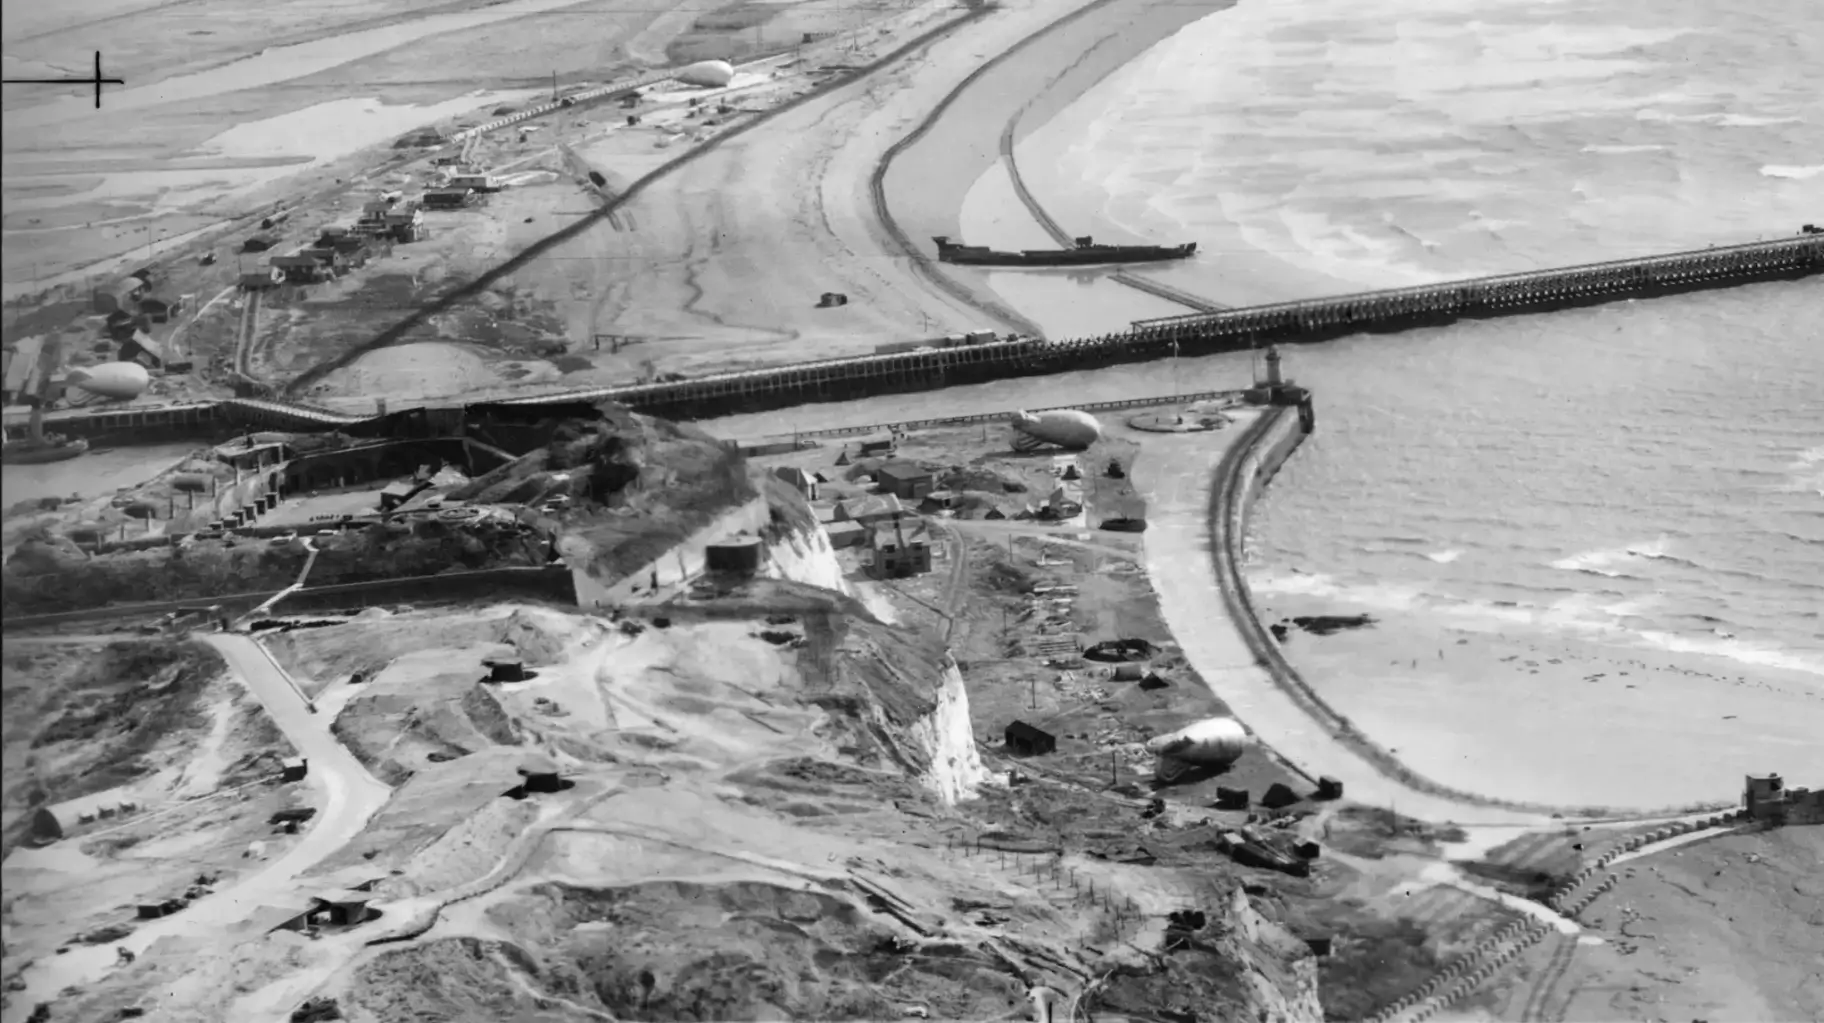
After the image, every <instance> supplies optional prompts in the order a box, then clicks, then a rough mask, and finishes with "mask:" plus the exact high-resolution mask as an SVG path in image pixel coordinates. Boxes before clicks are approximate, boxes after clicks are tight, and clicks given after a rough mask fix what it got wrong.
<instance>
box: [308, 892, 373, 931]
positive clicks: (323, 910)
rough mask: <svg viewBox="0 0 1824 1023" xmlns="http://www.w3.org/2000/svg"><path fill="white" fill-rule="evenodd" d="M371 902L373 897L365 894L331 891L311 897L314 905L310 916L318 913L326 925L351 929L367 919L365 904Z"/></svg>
mask: <svg viewBox="0 0 1824 1023" xmlns="http://www.w3.org/2000/svg"><path fill="white" fill-rule="evenodd" d="M372 901H373V896H372V895H370V894H369V893H367V892H356V891H350V890H348V889H346V888H339V889H332V890H330V891H326V892H319V893H317V894H316V895H315V896H313V897H312V902H313V903H314V905H312V906H311V915H312V916H316V915H317V914H319V913H320V914H322V915H323V918H324V919H325V920H326V921H327V922H328V923H330V924H331V925H333V926H336V927H353V926H354V925H355V924H358V923H360V922H362V921H363V920H366V919H367V917H368V910H367V904H368V903H369V902H372Z"/></svg>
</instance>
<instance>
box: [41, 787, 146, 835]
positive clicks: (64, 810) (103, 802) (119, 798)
mask: <svg viewBox="0 0 1824 1023" xmlns="http://www.w3.org/2000/svg"><path fill="white" fill-rule="evenodd" d="M138 808H139V795H138V793H137V792H136V791H135V790H133V789H131V788H124V787H123V788H117V789H107V790H106V791H103V792H95V793H91V794H89V795H86V796H83V797H81V798H78V799H70V800H66V801H64V802H61V803H50V804H46V805H44V806H40V807H39V808H38V809H36V810H34V811H32V835H33V837H35V838H37V839H39V840H40V841H44V842H55V841H57V840H58V839H60V838H67V837H69V836H70V835H72V834H74V833H76V832H77V831H78V830H80V829H82V828H84V827H87V826H88V825H91V824H94V823H95V822H97V821H102V820H109V819H112V818H115V817H119V816H125V815H127V814H131V813H132V812H133V811H134V810H137V809H138Z"/></svg>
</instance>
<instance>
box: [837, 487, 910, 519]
mask: <svg viewBox="0 0 1824 1023" xmlns="http://www.w3.org/2000/svg"><path fill="white" fill-rule="evenodd" d="M904 514H906V509H905V506H904V505H902V504H900V503H899V498H898V497H895V496H894V495H892V494H867V495H864V496H862V497H857V498H852V499H850V500H847V501H838V502H836V518H835V521H837V522H859V523H862V524H863V525H874V524H876V523H880V522H887V521H891V520H893V519H897V518H899V517H900V516H902V515H904Z"/></svg>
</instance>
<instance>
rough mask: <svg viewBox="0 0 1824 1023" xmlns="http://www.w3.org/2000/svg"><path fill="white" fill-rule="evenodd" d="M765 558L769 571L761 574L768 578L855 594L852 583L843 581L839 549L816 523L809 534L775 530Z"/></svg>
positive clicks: (797, 531) (793, 530)
mask: <svg viewBox="0 0 1824 1023" xmlns="http://www.w3.org/2000/svg"><path fill="white" fill-rule="evenodd" d="M807 510H808V506H807ZM766 555H767V557H766V568H765V569H764V571H763V572H762V574H763V575H765V576H766V577H767V578H769V579H790V580H792V581H793V582H800V583H804V584H806V585H808V586H819V587H822V588H823V589H826V590H835V591H836V592H837V593H841V594H845V595H849V596H853V595H854V593H853V590H852V589H851V588H850V586H849V581H848V580H847V579H845V578H843V575H842V565H841V564H840V563H839V562H837V560H836V549H835V548H834V547H831V546H830V538H829V535H828V534H827V533H825V532H824V531H823V530H822V529H821V528H819V527H818V526H817V524H816V523H815V522H813V523H811V528H810V529H809V530H808V531H806V530H803V529H800V528H792V529H780V530H776V531H774V533H773V537H772V539H771V540H770V541H769V542H768V543H767V547H766Z"/></svg>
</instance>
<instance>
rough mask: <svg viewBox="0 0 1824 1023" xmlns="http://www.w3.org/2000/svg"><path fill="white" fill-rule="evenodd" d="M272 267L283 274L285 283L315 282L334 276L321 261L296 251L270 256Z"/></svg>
mask: <svg viewBox="0 0 1824 1023" xmlns="http://www.w3.org/2000/svg"><path fill="white" fill-rule="evenodd" d="M272 267H273V269H275V270H277V271H279V272H280V273H281V274H284V275H285V282H286V283H287V284H315V283H317V282H319V281H326V280H329V279H330V278H331V277H333V276H335V274H334V272H332V271H331V270H330V268H329V267H327V266H325V265H323V263H322V261H320V260H317V259H314V258H312V257H310V256H306V255H303V254H302V253H297V252H294V253H292V254H291V255H289V256H274V257H272Z"/></svg>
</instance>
